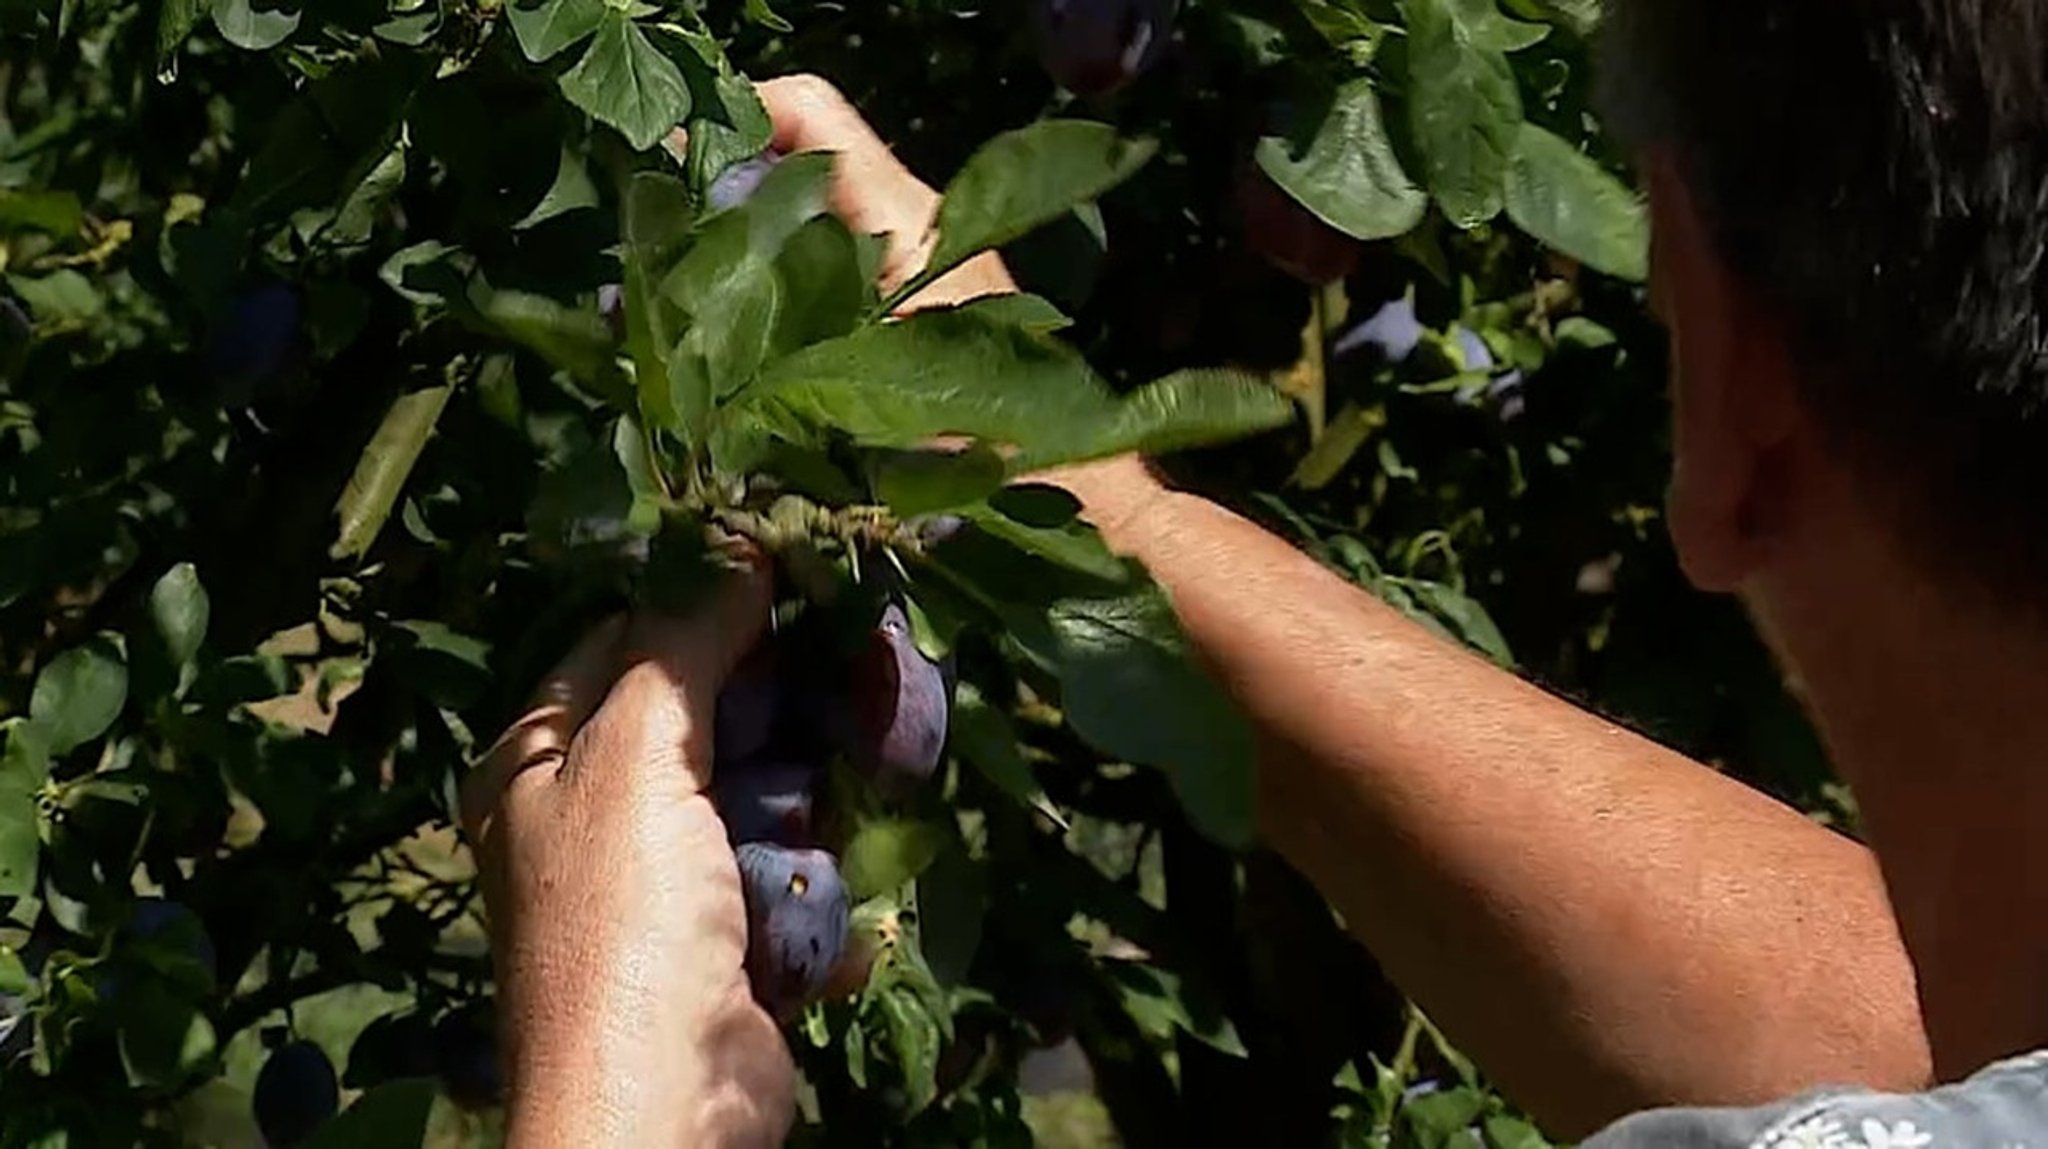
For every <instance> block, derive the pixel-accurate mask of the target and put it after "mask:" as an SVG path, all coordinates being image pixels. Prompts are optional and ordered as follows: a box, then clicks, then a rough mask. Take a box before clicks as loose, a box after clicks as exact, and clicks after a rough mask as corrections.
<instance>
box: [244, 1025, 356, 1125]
mask: <svg viewBox="0 0 2048 1149" xmlns="http://www.w3.org/2000/svg"><path fill="white" fill-rule="evenodd" d="M253 1108H254V1110H255V1113H256V1127H257V1128H258V1129H261V1130H262V1131H263V1140H264V1142H265V1143H266V1144H268V1145H270V1146H271V1149H287V1147H288V1146H292V1145H297V1144H298V1143H299V1142H301V1141H304V1140H305V1139H306V1138H308V1137H310V1136H312V1134H313V1131H314V1130H316V1129H318V1128H319V1127H320V1126H321V1125H322V1124H324V1123H325V1122H326V1121H327V1119H328V1118H330V1117H333V1116H334V1114H335V1111H337V1110H339V1109H340V1108H341V1086H340V1083H339V1082H337V1081H336V1080H335V1077H334V1063H333V1062H331V1061H329V1060H328V1059H327V1054H326V1052H325V1051H324V1050H322V1049H321V1048H320V1047H319V1046H317V1045H315V1044H313V1043H312V1042H310V1041H293V1042H289V1043H287V1044H285V1045H281V1046H279V1047H278V1048H276V1049H274V1050H272V1051H271V1054H270V1057H269V1058H268V1059H267V1060H266V1061H264V1063H263V1068H262V1070H261V1071H260V1072H258V1073H257V1074H256V1092H255V1096H254V1098H253Z"/></svg>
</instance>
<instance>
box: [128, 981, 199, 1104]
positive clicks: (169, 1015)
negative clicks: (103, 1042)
mask: <svg viewBox="0 0 2048 1149" xmlns="http://www.w3.org/2000/svg"><path fill="white" fill-rule="evenodd" d="M118 1004H119V1009H118V1010H117V1011H116V1017H117V1018H118V1022H117V1024H118V1027H119V1028H118V1031H117V1037H118V1041H119V1046H120V1051H121V1066H122V1068H123V1069H125V1070H127V1073H128V1083H129V1084H130V1085H136V1086H143V1087H153V1088H159V1089H168V1088H173V1087H175V1086H178V1085H180V1084H182V1083H184V1082H185V1081H187V1080H189V1079H190V1078H192V1077H193V1076H194V1075H195V1074H197V1073H198V1072H199V1071H200V1070H201V1069H203V1068H205V1066H206V1065H207V1063H208V1062H209V1061H211V1060H212V1058H213V1054H214V1050H215V1047H216V1044H217V1039H216V1038H215V1035H214V1030H213V1023H212V1022H211V1021H208V1020H207V1017H206V1013H205V1011H204V1010H202V1009H200V1008H199V1006H198V1004H197V1003H195V1002H193V1001H191V1000H189V999H187V998H185V997H184V996H183V995H181V994H177V993H173V992H172V991H171V989H170V987H169V986H167V985H165V984H164V983H163V982H160V981H158V980H157V979H155V978H149V977H133V978H123V979H122V985H121V988H120V991H119V1001H118Z"/></svg>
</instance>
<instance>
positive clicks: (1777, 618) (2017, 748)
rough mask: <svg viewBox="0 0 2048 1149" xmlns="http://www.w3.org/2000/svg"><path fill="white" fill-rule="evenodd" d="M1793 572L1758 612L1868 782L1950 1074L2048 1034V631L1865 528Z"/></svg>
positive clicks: (1941, 1067) (1926, 1009)
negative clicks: (1950, 581)
mask: <svg viewBox="0 0 2048 1149" xmlns="http://www.w3.org/2000/svg"><path fill="white" fill-rule="evenodd" d="M1855 533H1856V532H1853V531H1851V532H1847V534H1855ZM1787 565H1788V566H1790V567H1792V568H1794V569H1793V570H1792V572H1791V573H1788V574H1786V575H1785V576H1784V577H1782V578H1777V577H1774V579H1773V587H1772V589H1771V592H1770V593H1769V594H1767V595H1764V596H1762V597H1763V598H1765V599H1767V600H1769V605H1768V606H1767V607H1765V608H1764V609H1763V610H1761V611H1760V614H1762V615H1764V616H1765V617H1764V619H1763V621H1764V624H1765V626H1766V628H1767V629H1768V630H1770V631H1771V632H1772V634H1773V636H1774V637H1775V639H1776V640H1777V642H1778V644H1779V645H1780V646H1781V648H1782V649H1783V650H1784V651H1785V652H1786V654H1787V660H1788V662H1789V663H1791V664H1792V665H1793V667H1794V668H1795V675H1796V679H1797V681H1796V683H1795V685H1796V686H1797V687H1799V688H1800V689H1802V690H1803V692H1804V693H1805V694H1806V696H1807V698H1808V699H1809V701H1810V703H1811V705H1812V706H1813V709H1814V711H1815V713H1816V715H1817V716H1818V719H1819V721H1820V725H1821V728H1822V732H1823V734H1824V736H1825V737H1826V740H1827V742H1828V745H1829V748H1830V750H1831V752H1832V754H1833V756H1834V758H1835V762H1836V765H1837V767H1838V768H1839V769H1840V770H1841V772H1842V774H1843V776H1844V777H1845V778H1846V779H1847V780H1848V782H1849V784H1850V786H1851V787H1852V788H1853V789H1854V791H1855V793H1856V796H1857V801H1858V804H1859V807H1860V809H1861V811H1862V822H1863V829H1864V832H1865V836H1866V838H1867V840H1868V841H1869V842H1870V843H1871V845H1872V846H1873V847H1874V848H1875V849H1876V851H1877V853H1878V857H1879V860H1880V861H1881V863H1882V865H1883V868H1884V874H1885V881H1886V884H1887V886H1888V888H1889V890H1890V893H1891V898H1892V903H1893V906H1894V909H1895V910H1896V912H1897V913H1898V917H1899V924H1900V930H1901V933H1902V935H1903V937H1904V939H1905V942H1906V947H1907V949H1908V951H1909V952H1910V953H1911V954H1912V957H1913V962H1914V967H1915V970H1916V972H1917V975H1918V978H1919V985H1920V1000H1921V1005H1922V1010H1923V1013H1924V1015H1925V1019H1926V1024H1927V1032H1928V1040H1929V1043H1930V1045H1931V1047H1932V1049H1933V1052H1934V1061H1935V1070H1936V1073H1937V1075H1938V1076H1940V1077H1941V1078H1942V1079H1944V1080H1950V1079H1954V1078H1957V1077H1961V1076H1965V1075H1967V1074H1969V1073H1970V1072H1973V1071H1974V1070H1976V1069H1978V1068H1980V1067H1981V1066H1982V1065H1984V1064H1985V1063H1986V1062H1989V1061H1992V1060H1995V1059H1997V1058H1999V1057H2003V1056H2007V1055H2010V1054H2013V1053H2017V1052H2021V1051H2024V1050H2029V1049H2034V1048H2038V1047H2041V1046H2044V1045H2048V626H2044V625H2042V624H2040V623H2038V622H2033V621H2023V618H2024V612H2022V611H2019V610H2012V611H2008V612H2006V613H2005V614H2004V615H2003V616H2001V615H2000V613H1999V612H1997V611H1995V610H1992V609H1989V608H1988V607H1986V606H1983V605H1981V604H1976V603H1965V602H1963V601H1961V600H1962V598H1963V597H1964V593H1966V592H1957V591H1956V590H1954V589H1953V587H1951V590H1950V591H1949V592H1947V593H1944V590H1943V587H1942V585H1941V584H1939V583H1937V582H1935V581H1934V580H1932V579H1929V578H1927V577H1925V576H1924V575H1922V574H1921V573H1920V572H1918V571H1916V570H1910V569H1908V567H1907V565H1906V564H1905V563H1904V562H1902V561H1900V560H1899V559H1898V558H1897V556H1896V555H1894V554H1891V553H1890V545H1889V543H1888V542H1887V541H1886V540H1884V539H1882V538H1881V537H1879V536H1877V535H1874V534H1871V533H1868V532H1864V537H1863V538H1860V539H1859V538H1852V537H1842V538H1837V539H1835V540H1833V541H1832V544H1831V545H1830V546H1827V547H1816V548H1814V551H1813V552H1812V554H1811V557H1810V560H1809V561H1807V562H1805V563H1800V562H1797V561H1794V562H1792V563H1789V564H1787ZM1802 567H1803V570H1802V569H1800V568H1802ZM1887 573H1890V574H1892V575H1894V576H1895V577H1889V578H1888V577H1884V576H1885V575H1886V574H1887ZM1802 576H1803V577H1802Z"/></svg>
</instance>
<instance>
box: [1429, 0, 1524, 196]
mask: <svg viewBox="0 0 2048 1149" xmlns="http://www.w3.org/2000/svg"><path fill="white" fill-rule="evenodd" d="M1451 2H1452V0H1403V3H1402V10H1403V11H1404V12H1405V13H1406V14H1407V17H1408V127H1409V131H1410V133H1411V134H1412V135H1413V136H1414V139H1415V146H1416V149H1417V151H1419V152H1420V153H1421V155H1422V175H1423V183H1424V184H1425V185H1426V186H1427V187H1428V188H1429V191H1430V194H1431V195H1432V196H1434V197H1436V202H1437V205H1438V206H1439V207H1441V208H1442V209H1443V212H1444V216H1445V218H1447V219H1449V220H1450V221H1451V223H1453V224H1455V225H1456V226H1458V227H1461V228H1471V227H1477V226H1478V225H1480V224H1482V223H1485V222H1486V221H1487V220H1489V219H1492V218H1493V217H1494V216H1495V215H1498V214H1499V213H1500V209H1501V204H1502V197H1503V195H1504V190H1503V189H1504V185H1505V180H1506V177H1507V168H1508V156H1509V154H1510V153H1511V152H1512V151H1513V150H1514V146H1515V129H1516V126H1517V125H1519V124H1520V123H1521V122H1522V97H1521V93H1520V91H1519V90H1518V89H1517V88H1516V87H1515V73H1514V69H1513V68H1511V67H1510V66H1509V65H1508V59H1507V56H1506V55H1504V54H1503V53H1502V52H1501V51H1500V50H1499V49H1497V48H1493V47H1489V46H1487V45H1485V44H1482V43H1479V42H1476V40H1475V37H1474V35H1473V30H1472V29H1471V28H1468V27H1467V26H1466V25H1465V24H1463V23H1462V22H1460V20H1459V18H1458V13H1457V12H1456V11H1454V10H1453V9H1452V7H1451ZM1489 2H1490V0H1489Z"/></svg>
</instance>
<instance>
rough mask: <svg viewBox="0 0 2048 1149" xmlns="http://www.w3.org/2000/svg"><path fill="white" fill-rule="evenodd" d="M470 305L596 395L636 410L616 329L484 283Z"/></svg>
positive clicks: (587, 313) (591, 315) (583, 312)
mask: <svg viewBox="0 0 2048 1149" xmlns="http://www.w3.org/2000/svg"><path fill="white" fill-rule="evenodd" d="M469 302H470V304H471V305H472V306H473V307H475V308H476V312H477V315H478V316H479V317H481V318H482V320H483V321H484V322H486V323H488V324H489V325H490V326H491V327H493V328H495V329H496V330H497V331H498V332H499V333H500V334H502V335H504V336H505V337H506V338H508V339H510V340H512V341H513V342H515V343H518V344H520V345H522V346H524V347H526V348H527V349H528V350H530V351H532V352H534V353H535V354H537V355H539V356H540V357H541V358H543V359H545V360H547V361H548V362H549V363H551V364H553V365H554V366H556V367H559V368H561V369H562V370H564V371H566V372H568V373H569V376H570V378H572V379H574V380H576V382H578V383H580V384H582V385H583V386H584V387H586V388H588V389H589V391H590V393H591V394H593V395H595V396H596V397H598V398H599V399H602V400H604V401H605V402H606V403H608V404H610V405H611V406H612V407H614V408H616V409H618V410H628V409H630V408H631V407H632V405H633V399H634V396H633V393H632V391H631V390H630V389H629V388H628V387H627V384H626V378H625V375H624V373H623V372H621V371H620V370H619V364H618V358H617V347H616V344H615V343H614V342H613V340H612V331H611V328H610V327H609V326H608V325H607V324H606V323H605V321H604V319H603V318H602V317H600V316H599V315H598V314H597V313H596V312H594V311H591V310H588V309H585V308H577V307H569V306H567V305H565V304H562V303H559V302H557V301H556V300H553V299H550V298H548V297H547V296H545V295H534V294H531V293H529V292H524V291H500V290H497V289H495V288H493V287H491V286H490V285H489V284H487V283H484V282H483V281H482V279H478V280H477V281H475V282H474V283H473V284H472V285H471V286H470V288H469Z"/></svg>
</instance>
